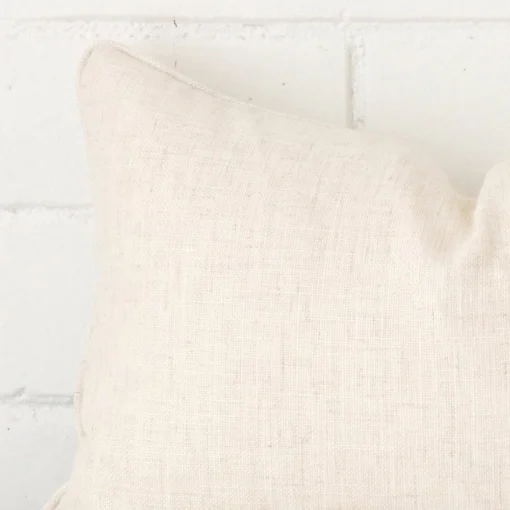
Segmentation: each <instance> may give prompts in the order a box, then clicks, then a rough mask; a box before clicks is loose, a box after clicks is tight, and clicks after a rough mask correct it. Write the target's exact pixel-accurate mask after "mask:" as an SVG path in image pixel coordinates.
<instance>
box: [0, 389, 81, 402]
mask: <svg viewBox="0 0 510 510" xmlns="http://www.w3.org/2000/svg"><path fill="white" fill-rule="evenodd" d="M73 400H74V396H73V395H72V394H67V393H63V394H59V393H37V392H29V391H27V390H26V388H24V387H21V388H16V389H15V390H13V391H11V392H9V393H0V406H16V407H21V406H30V407H72V406H73Z"/></svg>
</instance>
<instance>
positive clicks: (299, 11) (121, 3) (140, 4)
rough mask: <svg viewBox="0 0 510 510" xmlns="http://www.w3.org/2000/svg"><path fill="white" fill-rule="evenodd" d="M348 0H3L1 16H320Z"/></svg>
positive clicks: (334, 13)
mask: <svg viewBox="0 0 510 510" xmlns="http://www.w3.org/2000/svg"><path fill="white" fill-rule="evenodd" d="M343 6H344V0H316V1H314V2H310V1H309V0H292V2H289V1H284V0H257V1H256V2H253V1H241V2H240V1H239V0H215V1H214V2H211V1H208V0H116V1H111V0H110V1H108V2H105V1H104V0H103V1H102V0H88V1H82V2H76V1H69V0H45V1H44V2H41V1H40V0H23V1H20V0H3V1H2V2H1V4H0V17H4V18H36V17H38V18H39V17H40V18H50V17H71V16H72V17H75V16H82V17H92V16H122V17H132V16H141V17H147V16H150V17H152V16H153V17H158V18H164V17H184V18H186V17H194V18H200V19H208V18H228V19H236V18H237V19H239V18H269V19H275V18H292V19H294V18H297V19H300V18H310V17H311V18H320V17H331V16H340V15H341V14H342V10H343Z"/></svg>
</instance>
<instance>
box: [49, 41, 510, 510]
mask: <svg viewBox="0 0 510 510" xmlns="http://www.w3.org/2000/svg"><path fill="white" fill-rule="evenodd" d="M79 96H80V101H81V108H82V114H83V122H84V126H85V134H86V139H87V142H88V147H89V151H90V162H91V167H92V174H93V184H94V187H95V193H96V195H95V196H96V205H97V211H98V220H99V221H98V225H99V231H100V233H99V237H100V250H101V261H102V284H101V287H100V295H99V304H98V308H97V316H96V320H95V325H94V328H93V331H92V337H91V339H90V343H89V345H88V349H87V353H86V357H85V362H84V367H83V372H82V375H81V380H80V384H79V389H78V392H77V396H76V404H77V412H78V421H79V427H78V430H79V449H78V454H77V457H76V462H75V467H74V471H73V474H72V477H71V481H70V482H69V483H68V484H67V486H66V488H64V489H63V490H62V491H61V492H60V493H59V494H58V495H57V496H56V497H55V498H54V500H53V502H52V503H50V504H49V506H48V508H51V509H58V510H184V509H194V510H196V509H199V510H200V509H218V510H226V509H227V510H228V509H275V510H287V509H288V510H298V509H332V510H354V509H359V510H371V509H377V510H383V509H384V510H387V509H402V510H404V509H405V510H410V509H424V510H425V509H426V510H434V509H438V510H439V509H440V510H449V509H462V510H470V509H476V510H481V509H505V510H508V509H509V508H510V393H509V387H510V369H509V364H510V348H509V338H510V317H509V314H510V233H509V227H510V214H509V213H510V202H509V198H510V182H509V181H510V179H509V174H510V169H509V167H508V166H504V165H500V166H498V167H495V168H493V169H492V170H491V171H490V172H489V174H488V176H487V178H486V180H485V183H484V185H483V188H482V190H481V192H480V195H479V197H478V198H477V199H476V200H474V199H469V198H466V197H463V196H460V195H458V194H456V193H455V192H454V191H453V190H452V188H451V187H450V185H449V184H448V181H447V178H446V177H445V176H444V174H443V173H441V171H440V170H437V169H436V168H435V167H434V165H433V164H432V163H430V162H428V161H427V160H426V159H425V158H424V157H422V156H420V155H419V154H414V153H413V152H412V151H410V150H408V149H405V148H403V147H400V146H398V145H396V144H393V143H391V142H388V141H385V140H381V139H378V138H376V137H370V136H368V135H366V134H361V133H357V132H353V131H350V130H342V129H336V128H333V127H328V126H323V125H320V124H317V123H314V122H311V121H308V120H301V119H297V118H292V117H288V116H284V115H281V114H277V113H273V112H268V111H265V110H262V109H259V108H256V107H253V106H250V105H247V104H243V103H241V102H237V101H235V100H232V99H229V98H226V97H223V96H221V95H219V94H217V93H214V92H210V91H208V90H206V89H204V88H203V87H201V86H200V85H197V84H195V83H193V82H191V81H190V80H188V79H186V78H184V77H182V76H180V75H178V74H176V73H174V72H173V71H169V70H165V69H163V68H161V67H159V66H158V65H155V64H151V63H148V62H146V61H144V60H141V59H139V58H137V57H135V56H133V55H131V54H130V53H129V52H128V51H126V50H123V49H121V48H117V47H114V46H110V45H100V46H99V47H96V48H95V49H93V50H92V51H91V52H90V53H89V55H88V56H87V57H86V59H85V61H84V64H83V69H82V72H81V75H80V81H79Z"/></svg>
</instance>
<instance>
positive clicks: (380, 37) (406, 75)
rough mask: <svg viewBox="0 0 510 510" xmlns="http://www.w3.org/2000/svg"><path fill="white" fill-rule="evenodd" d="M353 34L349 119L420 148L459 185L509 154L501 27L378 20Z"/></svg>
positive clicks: (466, 186) (504, 31)
mask: <svg viewBox="0 0 510 510" xmlns="http://www.w3.org/2000/svg"><path fill="white" fill-rule="evenodd" d="M354 34H356V35H355V36H354V37H351V41H352V42H353V44H356V45H357V49H355V50H354V51H353V56H354V61H355V63H356V66H355V76H354V92H355V100H354V117H355V118H357V119H358V120H359V123H360V124H364V126H365V127H366V128H368V129H372V130H376V131H382V132H384V133H386V134H393V135H396V136H397V137H398V138H400V139H402V140H406V141H409V142H411V143H413V144H415V145H417V146H419V147H420V148H422V149H425V150H426V151H428V153H429V154H430V155H432V156H433V157H434V158H435V159H436V161H438V162H439V163H440V164H442V165H443V166H444V168H445V169H446V171H447V172H448V173H449V174H450V176H451V179H452V181H453V183H454V185H455V186H456V187H457V188H458V189H459V190H460V191H463V192H468V193H473V192H476V190H477V189H478V187H479V186H480V184H481V181H482V179H483V176H484V174H485V173H486V172H487V170H488V169H489V168H490V167H491V166H492V165H494V164H495V163H497V162H499V161H501V160H504V159H507V158H508V157H509V156H510V130H509V129H508V119H509V118H510V96H509V94H508V83H509V82H510V68H509V67H508V66H506V65H504V63H505V62H508V61H509V59H510V32H509V31H508V28H507V27H506V26H503V25H502V26H494V25H492V26H471V25H462V24H461V25H455V26H454V25H444V24H438V25H427V26H416V25H415V26H392V25H384V26H379V27H375V26H374V27H366V28H364V29H363V28H361V29H359V28H358V29H357V30H354ZM354 34H353V33H351V36H353V35H354Z"/></svg>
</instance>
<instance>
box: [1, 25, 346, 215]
mask: <svg viewBox="0 0 510 510" xmlns="http://www.w3.org/2000/svg"><path fill="white" fill-rule="evenodd" d="M105 39H111V40H116V41H119V42H121V43H124V44H128V45H132V46H133V45H134V46H137V47H143V48H144V49H145V50H146V51H151V50H152V51H154V50H155V51H156V52H157V53H158V54H160V55H161V56H162V58H163V59H164V60H166V61H168V62H169V63H170V65H172V66H175V67H177V68H178V70H180V71H181V72H184V73H186V72H189V73H190V74H192V75H193V77H195V78H196V79H198V80H200V81H202V82H203V83H204V84H206V85H209V86H210V87H214V88H217V89H218V90H220V91H221V92H224V93H227V94H229V93H230V94H233V95H235V96H237V97H240V98H242V99H245V100H247V101H253V102H254V103H258V104H260V105H262V106H266V107H270V108H274V109H277V110H282V111H286V112H290V113H295V114H298V115H306V116H310V117H313V118H316V119H318V120H323V121H327V122H333V123H336V124H339V125H343V124H344V123H345V111H346V108H345V104H346V93H345V90H346V84H345V81H346V79H345V77H346V73H345V67H344V64H345V59H344V53H345V52H344V40H343V32H342V30H341V29H340V28H336V27H333V26H330V25H299V24H298V25H296V26H287V25H275V26H272V25H271V26H267V27H260V26H245V25H243V26H241V25H215V24H206V25H200V24H188V25H181V24H178V26H177V27H176V26H175V25H174V23H173V22H170V23H162V24H161V23H127V22H119V23H92V22H91V23H86V22H83V23H80V22H78V23H65V22H61V23H28V24H21V25H19V24H14V25H13V24H3V25H0V58H1V60H2V62H4V65H3V66H2V69H1V70H0V110H1V111H2V117H3V119H4V121H3V122H2V123H0V168H2V172H0V205H1V204H33V203H36V204H41V203H42V204H52V205H67V204H87V203H89V202H90V190H89V185H88V173H87V170H86V159H85V154H84V152H85V151H84V143H83V139H82V135H81V129H80V125H79V118H78V112H77V106H76V100H75V75H76V67H77V65H78V61H79V56H80V55H81V53H82V52H83V51H84V50H85V48H86V47H87V46H89V45H90V44H92V42H93V41H96V40H105ZM317 83H320V84H321V86H320V90H318V89H317Z"/></svg>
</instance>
